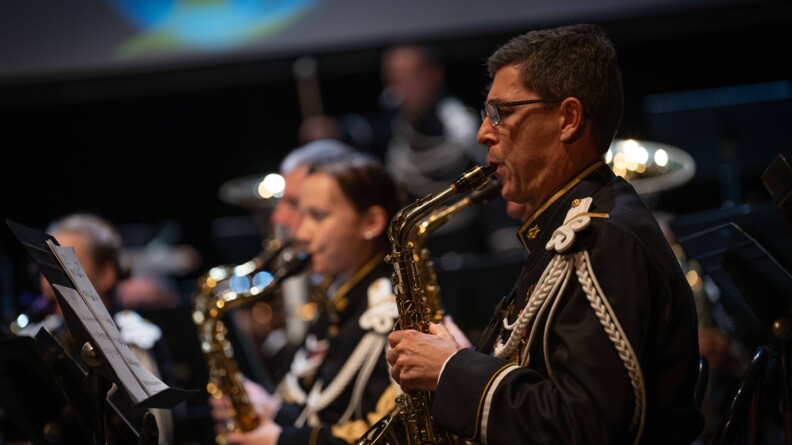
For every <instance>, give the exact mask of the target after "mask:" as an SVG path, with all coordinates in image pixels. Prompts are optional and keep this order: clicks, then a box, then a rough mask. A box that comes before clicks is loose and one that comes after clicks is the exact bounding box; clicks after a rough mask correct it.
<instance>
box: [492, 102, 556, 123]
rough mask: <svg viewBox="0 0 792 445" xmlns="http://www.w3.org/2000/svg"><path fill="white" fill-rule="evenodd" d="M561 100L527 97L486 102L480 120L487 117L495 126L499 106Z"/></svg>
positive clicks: (499, 116)
mask: <svg viewBox="0 0 792 445" xmlns="http://www.w3.org/2000/svg"><path fill="white" fill-rule="evenodd" d="M561 101H563V99H529V100H518V101H515V102H503V103H497V102H487V103H485V104H484V109H483V110H481V122H484V119H486V118H489V120H490V123H491V124H492V126H493V127H497V126H498V124H500V123H501V115H500V110H501V108H505V107H516V106H519V105H530V104H542V103H551V102H561Z"/></svg>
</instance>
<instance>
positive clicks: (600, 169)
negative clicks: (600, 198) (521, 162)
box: [517, 160, 614, 254]
mask: <svg viewBox="0 0 792 445" xmlns="http://www.w3.org/2000/svg"><path fill="white" fill-rule="evenodd" d="M613 176H614V175H613V172H612V170H611V169H610V167H608V166H607V165H606V164H605V163H604V162H603V161H602V160H599V161H596V162H594V163H593V164H591V165H590V166H588V167H586V169H585V170H583V171H582V172H580V173H579V174H577V175H576V176H575V177H574V178H572V179H571V180H570V181H569V182H567V183H566V184H565V185H564V186H563V187H561V188H559V189H558V190H557V191H556V192H555V193H553V194H552V195H551V196H550V198H549V199H548V200H547V201H545V202H544V204H542V205H541V206H540V207H539V209H537V210H536V211H535V212H534V213H533V214H532V215H531V216H530V217H529V218H528V219H527V220H526V221H525V223H523V225H522V226H521V227H520V229H519V230H518V231H517V238H518V239H519V240H520V242H521V243H522V245H523V247H524V248H525V250H526V251H527V252H528V253H529V254H530V253H531V252H533V251H534V250H536V249H537V248H538V247H540V246H543V245H544V244H545V243H546V242H547V241H546V238H547V237H548V236H550V234H552V232H553V230H554V229H555V227H548V225H549V224H550V223H551V222H552V221H553V219H554V218H553V216H554V215H555V214H556V213H557V212H558V210H559V209H566V208H568V207H569V206H565V205H563V203H564V202H566V201H568V200H570V199H571V198H570V191H572V190H573V189H574V190H576V191H577V190H578V189H580V188H581V187H583V189H585V191H586V192H585V193H583V195H585V196H588V195H590V194H591V193H593V191H595V190H596V189H598V188H599V187H600V186H601V185H602V184H604V183H605V182H607V181H609V180H610V179H612V178H613ZM579 194H581V193H576V195H579ZM585 196H583V197H585Z"/></svg>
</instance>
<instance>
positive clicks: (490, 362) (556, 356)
mask: <svg viewBox="0 0 792 445" xmlns="http://www.w3.org/2000/svg"><path fill="white" fill-rule="evenodd" d="M596 245H597V248H596V249H590V250H591V255H590V257H591V262H592V264H593V269H594V271H595V275H596V276H597V278H598V279H599V280H600V281H602V282H605V279H606V277H607V280H608V281H607V282H606V283H607V285H604V286H603V287H604V288H605V290H604V292H605V293H606V294H607V298H608V299H609V301H610V305H611V306H612V307H613V308H614V310H615V312H616V314H617V318H618V319H619V321H621V322H622V323H623V324H624V326H623V328H624V330H625V331H626V335H627V337H628V339H629V341H630V342H631V343H632V346H633V347H634V348H638V347H639V346H640V340H641V338H642V332H641V327H642V326H643V325H644V321H645V320H646V317H647V315H646V308H647V301H648V300H649V298H650V293H651V290H650V287H651V285H650V280H649V277H648V269H647V261H646V257H645V255H644V253H643V251H642V250H641V249H640V248H639V247H638V246H636V245H635V243H632V242H630V241H629V236H626V235H624V236H616V237H615V238H614V239H608V242H607V244H606V242H605V241H604V240H602V239H600V240H597V244H596ZM615 246H619V247H618V256H617V255H616V249H615ZM624 277H630V278H629V279H624ZM617 281H618V283H617ZM551 305H552V302H551ZM548 306H550V305H548ZM548 313H549V314H551V315H550V316H551V317H552V318H551V325H550V330H549V335H548V336H547V351H548V352H547V359H548V361H549V365H550V368H551V369H552V373H548V366H546V363H545V355H544V353H543V342H544V341H545V339H544V337H545V336H544V332H545V323H546V321H547V317H548ZM531 351H532V352H531V358H530V359H531V365H530V367H519V366H516V365H515V364H509V363H507V362H505V361H503V360H500V359H497V358H494V357H490V356H486V355H484V354H480V353H477V352H474V351H460V352H459V353H457V354H456V355H454V356H453V357H452V359H451V360H450V361H449V362H448V364H447V365H446V369H445V370H444V372H443V374H442V376H441V379H440V382H439V385H438V389H437V391H436V393H435V398H434V402H433V406H432V413H433V415H434V417H435V421H436V422H437V423H438V425H439V426H440V427H443V428H447V429H448V430H449V431H451V432H454V433H457V434H460V435H462V436H464V437H465V438H467V439H469V440H473V441H476V442H479V443H483V444H514V443H567V444H574V443H606V442H629V441H631V440H632V434H634V432H630V423H631V421H632V418H633V408H634V403H635V401H634V396H633V387H632V385H631V383H630V378H629V377H628V374H627V371H626V368H625V365H624V362H623V361H622V359H621V358H620V357H619V354H618V353H617V351H616V348H615V347H614V344H613V343H612V341H611V339H609V337H608V334H606V332H605V330H604V328H603V325H602V322H601V320H600V319H599V318H598V317H597V315H596V314H595V311H594V310H593V309H592V307H591V303H590V301H589V300H588V299H587V297H586V294H585V293H584V292H583V290H582V288H581V286H580V285H579V284H578V279H577V277H576V275H575V273H574V270H573V271H572V274H571V275H570V278H569V284H568V285H567V287H566V290H565V291H564V293H563V294H562V295H561V296H560V298H559V300H558V301H557V304H556V305H555V307H554V308H552V309H551V308H550V307H548V308H547V309H546V310H545V311H544V312H543V314H542V316H541V318H540V320H539V326H538V331H537V338H535V340H534V343H533V348H532V350H531ZM636 352H637V353H638V355H639V356H640V350H638V351H636Z"/></svg>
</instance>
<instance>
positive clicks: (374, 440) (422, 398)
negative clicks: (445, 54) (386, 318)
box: [356, 166, 495, 445]
mask: <svg viewBox="0 0 792 445" xmlns="http://www.w3.org/2000/svg"><path fill="white" fill-rule="evenodd" d="M493 173H495V167H493V166H476V167H474V168H472V169H471V170H469V171H467V172H465V173H464V174H463V175H462V176H461V177H460V178H459V179H457V180H456V181H455V182H454V183H453V184H452V185H451V186H449V187H448V188H447V189H445V190H443V191H442V192H440V193H438V194H437V195H436V196H434V195H431V194H430V195H427V196H426V197H424V198H421V199H418V200H417V201H416V202H414V203H413V204H410V205H409V206H407V207H405V208H403V209H402V210H401V211H399V213H397V214H396V216H394V217H393V219H392V220H391V223H390V226H389V227H388V238H389V240H390V242H391V246H392V250H391V253H390V254H389V255H388V256H387V258H386V261H387V262H388V263H389V264H392V265H393V269H394V272H393V275H392V276H391V281H392V283H393V291H394V294H395V296H396V304H397V306H398V310H399V317H398V318H397V320H396V323H395V325H394V327H393V329H394V330H398V329H414V330H417V331H419V332H428V330H429V323H430V322H436V321H437V320H439V321H442V318H443V314H442V308H441V307H440V303H439V298H438V295H437V294H435V295H433V296H429V295H427V294H428V293H427V284H432V286H434V287H431V286H430V287H429V289H430V292H432V290H437V287H436V277H435V276H434V268H433V267H432V265H431V264H428V263H426V261H425V260H424V258H425V257H426V258H428V251H426V252H424V251H425V250H426V249H424V248H423V245H422V244H423V240H424V239H425V237H426V236H428V234H429V233H430V232H431V231H432V230H434V229H436V228H437V227H439V226H440V225H441V224H442V223H444V222H446V221H448V219H450V217H451V216H453V215H454V214H456V213H457V212H458V211H460V210H462V209H463V208H465V207H467V206H468V205H470V204H471V203H472V202H473V201H464V200H463V201H460V202H463V203H464V204H459V203H458V205H457V206H456V207H453V209H454V210H452V206H449V207H448V208H447V209H446V210H448V211H447V212H445V214H444V215H440V214H438V215H436V216H437V217H436V218H434V219H432V218H431V217H429V218H428V219H426V220H425V218H426V217H427V215H430V214H431V213H432V212H433V211H434V210H435V209H437V208H438V207H440V206H441V205H443V204H444V203H445V202H446V201H448V200H449V199H450V198H451V197H453V196H455V195H457V194H459V193H463V192H467V191H470V190H481V189H483V188H484V187H485V185H486V184H487V181H488V180H489V179H490V177H491V176H492V174H493ZM424 221H425V223H426V224H425V226H424V228H423V229H422V228H421V227H420V225H421V223H422V222H424ZM427 297H428V298H427ZM431 397H432V394H431V392H430V391H414V392H411V393H409V394H408V393H405V394H401V395H399V396H398V397H397V398H396V406H395V407H394V409H393V410H392V411H391V412H390V413H389V414H388V415H386V416H385V417H383V418H382V419H380V420H379V421H378V422H377V423H375V424H374V425H373V426H372V427H371V428H369V430H368V431H367V432H366V433H365V434H364V435H363V436H361V437H360V438H359V439H358V440H357V442H356V445H370V444H383V445H384V444H393V445H397V444H400V443H402V442H404V443H407V444H410V445H442V444H446V445H451V444H456V443H462V442H463V441H461V440H460V439H458V438H457V437H456V436H454V435H453V434H451V433H449V432H447V431H444V430H442V429H441V428H438V427H437V426H436V425H435V424H434V421H433V420H432V415H431V402H432V400H431ZM394 427H396V428H397V430H394ZM399 428H400V429H399Z"/></svg>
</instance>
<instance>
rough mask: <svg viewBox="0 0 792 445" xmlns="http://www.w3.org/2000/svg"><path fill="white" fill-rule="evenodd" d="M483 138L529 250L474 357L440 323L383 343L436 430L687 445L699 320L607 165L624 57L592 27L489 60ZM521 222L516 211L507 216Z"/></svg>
mask: <svg viewBox="0 0 792 445" xmlns="http://www.w3.org/2000/svg"><path fill="white" fill-rule="evenodd" d="M488 69H489V74H490V76H491V77H492V78H493V83H492V86H491V88H490V90H489V93H488V96H487V100H486V102H485V104H484V110H483V111H482V124H481V128H480V129H479V132H478V140H479V142H480V143H482V144H484V145H485V146H487V147H488V149H489V153H488V158H487V162H488V163H489V164H491V165H492V166H494V167H495V168H496V173H495V176H496V177H497V178H498V180H499V181H500V182H501V184H502V189H501V194H502V196H503V197H504V198H505V199H506V200H507V201H511V202H513V203H515V204H519V205H521V206H523V208H522V210H524V212H523V213H522V217H523V218H524V224H523V226H522V227H521V228H520V230H519V232H518V237H519V239H520V241H521V242H522V244H523V246H524V248H525V250H526V251H527V252H528V257H527V259H526V263H525V266H524V268H523V271H522V273H521V274H520V277H519V278H518V281H517V283H516V285H515V287H514V290H513V291H512V293H511V294H510V295H509V296H507V297H505V298H504V299H503V301H501V303H500V304H499V306H498V308H496V311H495V314H494V315H493V320H492V322H491V323H490V326H489V327H488V328H487V329H486V330H485V331H484V334H483V335H482V338H481V339H480V341H479V345H478V347H477V349H478V350H477V351H474V350H471V349H464V348H461V347H460V345H458V344H457V343H456V342H455V341H454V339H453V336H452V335H451V334H450V333H449V332H448V330H447V329H446V328H445V327H444V326H443V325H439V324H431V325H430V326H429V327H428V333H424V332H421V331H420V330H415V329H412V330H411V329H406V330H396V331H394V332H392V333H391V334H390V335H389V343H390V346H391V350H390V351H389V352H388V362H389V363H390V364H391V366H392V371H391V375H392V377H393V378H394V379H395V380H396V381H397V382H399V383H400V385H401V387H402V389H403V390H405V391H407V392H415V391H432V406H431V414H432V418H433V421H434V422H435V423H436V425H437V426H438V427H440V428H442V429H445V430H446V431H448V432H450V433H453V434H457V435H459V436H460V437H462V438H465V439H467V440H470V441H474V442H477V443H483V444H515V443H565V444H571V443H587V444H590V443H691V442H692V441H693V440H694V439H695V438H696V437H697V435H698V434H699V432H700V431H701V427H702V419H701V415H700V413H699V411H698V408H697V406H695V404H694V397H693V394H694V387H695V382H696V378H697V373H698V345H697V334H696V312H695V307H694V302H693V298H692V295H691V293H690V288H689V286H688V285H687V283H686V281H685V278H684V275H683V273H682V271H681V269H680V268H679V266H678V264H677V262H676V260H675V257H674V255H673V253H672V252H671V249H670V247H669V246H668V243H667V242H666V241H665V239H664V237H663V234H662V232H661V230H660V228H659V227H658V226H657V223H656V220H655V218H654V216H653V215H652V213H651V212H650V211H649V209H648V208H646V206H645V205H644V204H643V202H642V201H641V199H640V198H639V197H638V195H637V194H636V193H635V191H634V190H633V188H632V187H631V186H630V185H629V184H628V183H626V182H625V181H623V180H622V179H621V178H618V177H616V176H615V175H614V174H613V172H612V171H611V170H610V169H609V168H608V166H607V165H606V164H605V163H604V162H603V154H604V153H605V152H606V151H607V149H608V147H609V146H610V143H611V141H612V139H613V137H614V136H615V134H616V131H617V129H618V127H619V124H620V121H621V114H622V107H623V103H622V102H623V99H622V84H621V75H620V73H619V69H618V66H617V61H616V53H615V50H614V48H613V46H612V44H611V42H610V41H609V39H608V37H607V36H606V35H605V33H604V32H603V31H602V30H601V29H600V28H599V27H597V26H594V25H572V26H563V27H559V28H555V29H549V30H540V31H533V32H529V33H527V34H525V35H522V36H519V37H516V38H514V39H512V40H511V41H509V42H508V43H507V44H505V45H504V46H502V47H501V48H500V49H498V50H497V51H495V52H494V53H493V55H492V56H490V58H489V60H488ZM512 210H515V213H514V214H515V215H516V214H517V213H519V212H517V210H520V208H519V207H513V209H512Z"/></svg>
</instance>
